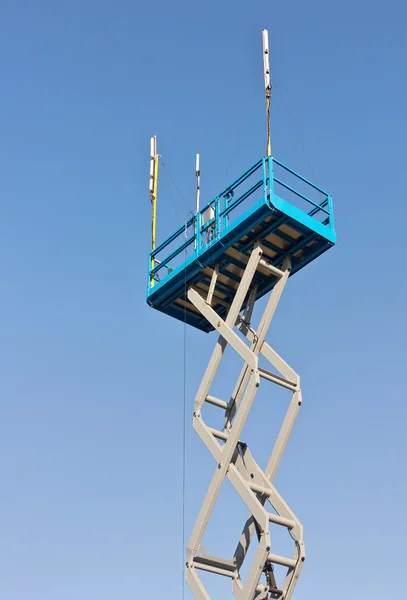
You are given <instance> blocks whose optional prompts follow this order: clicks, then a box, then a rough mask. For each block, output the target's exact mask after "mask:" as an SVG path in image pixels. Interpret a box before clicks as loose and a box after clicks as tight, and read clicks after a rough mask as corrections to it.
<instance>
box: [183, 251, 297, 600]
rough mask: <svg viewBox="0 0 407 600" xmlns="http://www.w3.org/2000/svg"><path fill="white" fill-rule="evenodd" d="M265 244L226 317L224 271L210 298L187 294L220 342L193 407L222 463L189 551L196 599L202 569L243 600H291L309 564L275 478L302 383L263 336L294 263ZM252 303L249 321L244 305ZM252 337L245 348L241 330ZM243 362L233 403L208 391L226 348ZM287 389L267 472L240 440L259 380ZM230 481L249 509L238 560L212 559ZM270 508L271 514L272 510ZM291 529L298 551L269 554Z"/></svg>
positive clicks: (203, 595)
mask: <svg viewBox="0 0 407 600" xmlns="http://www.w3.org/2000/svg"><path fill="white" fill-rule="evenodd" d="M262 255H263V250H262V247H261V245H259V244H258V245H255V247H254V248H253V251H252V253H251V255H250V258H249V260H248V262H247V265H246V268H245V270H244V273H243V276H242V279H241V281H240V283H239V286H238V288H237V290H236V294H235V296H234V298H233V301H232V304H231V305H230V308H229V311H228V314H227V317H226V319H225V320H223V319H221V318H220V317H219V315H218V314H217V313H216V312H215V311H214V309H213V308H212V307H211V302H212V297H213V293H214V290H215V289H216V278H217V273H218V269H217V268H215V270H214V272H213V276H212V281H211V287H210V290H209V293H208V296H207V298H206V299H205V298H204V297H203V296H202V295H201V293H199V292H198V291H197V290H196V289H193V288H190V289H189V290H188V299H189V300H190V302H192V304H194V306H195V307H196V308H197V309H198V310H199V311H200V313H201V314H202V315H203V316H204V317H205V318H206V319H207V320H208V321H209V322H210V323H211V324H212V326H213V327H214V328H215V329H216V330H217V331H218V332H219V337H218V340H217V343H216V346H215V348H214V350H213V353H212V356H211V358H210V360H209V364H208V366H207V369H206V372H205V375H204V377H203V379H202V381H201V384H200V386H199V389H198V392H197V394H196V398H195V403H194V429H195V430H196V431H197V433H198V435H199V436H200V437H201V439H202V441H203V442H204V444H205V445H206V447H207V448H208V450H209V451H210V453H211V454H212V456H213V457H214V459H215V461H216V462H217V469H216V471H215V474H214V475H213V478H212V481H211V483H210V486H209V489H208V491H207V494H206V497H205V499H204V502H203V505H202V507H201V510H200V513H199V516H198V519H197V521H196V524H195V527H194V529H193V532H192V535H191V538H190V540H189V543H188V548H187V557H186V558H187V563H186V580H187V583H188V585H189V587H190V589H191V590H192V593H193V594H194V596H195V598H196V600H211V599H210V596H209V594H208V592H207V591H206V589H205V587H204V585H203V583H202V581H201V579H200V577H199V575H198V571H200V570H202V571H207V572H210V573H213V574H216V575H219V576H223V577H229V578H230V579H231V580H232V592H233V595H234V596H235V598H236V599H237V600H265V599H268V598H274V599H277V600H290V598H291V597H292V594H293V591H294V587H295V584H296V582H297V579H298V576H299V574H300V571H301V568H302V565H303V562H304V560H305V548H304V542H303V528H302V525H301V523H300V521H299V520H298V519H297V517H296V516H295V514H294V513H293V511H292V510H291V509H290V508H289V506H288V505H287V503H286V502H285V501H284V500H283V498H282V497H281V496H280V494H279V493H278V491H277V490H276V488H275V486H274V485H273V480H274V477H275V474H276V471H277V468H278V466H279V463H280V461H281V458H282V455H283V452H284V449H285V447H286V444H287V441H288V438H289V436H290V433H291V430H292V428H293V425H294V422H295V419H296V417H297V414H298V411H299V408H300V406H301V403H302V397H301V389H300V378H299V376H298V375H297V373H295V371H294V370H293V369H292V368H291V367H290V366H289V365H288V364H287V363H286V362H285V361H284V360H283V359H282V358H281V357H280V356H279V355H278V354H277V353H276V352H275V351H274V350H273V349H272V348H271V347H270V346H269V345H268V344H267V342H266V341H265V337H266V334H267V331H268V328H269V326H270V323H271V320H272V318H273V316H274V313H275V310H276V308H277V305H278V302H279V300H280V298H281V294H282V292H283V289H284V287H285V285H286V282H287V279H288V277H289V274H290V267H291V263H290V259H289V258H286V259H285V260H284V263H283V265H282V267H281V269H276V267H273V266H272V265H269V264H268V263H267V262H266V261H264V260H263V258H262ZM265 265H266V267H267V266H268V267H269V268H270V269H272V271H273V274H274V275H276V276H277V277H278V278H279V279H278V282H277V284H276V285H275V287H274V288H273V291H272V292H271V294H270V296H269V300H268V303H267V306H266V308H265V311H264V313H263V316H262V317H261V319H260V323H259V327H258V330H257V331H254V330H253V329H252V327H251V326H250V319H251V313H252V310H253V305H254V302H255V300H256V285H255V282H254V279H253V278H254V276H255V274H256V270H257V269H258V268H259V267H261V268H264V267H265ZM247 297H248V301H247V304H246V308H245V311H244V313H243V316H241V315H240V313H241V310H242V306H243V303H244V301H245V299H246V298H247ZM236 330H239V331H240V332H241V333H242V334H243V335H244V336H245V338H246V340H247V341H248V343H245V342H244V341H243V340H242V338H241V336H239V335H238V334H237V332H236ZM228 344H229V345H230V346H231V347H232V348H233V349H234V350H235V351H236V352H237V354H238V355H239V356H240V357H241V359H242V360H243V368H242V370H241V373H240V375H239V377H238V380H237V382H236V385H235V388H234V390H233V393H232V395H231V398H230V400H229V401H228V402H226V401H224V400H220V399H218V398H215V397H214V396H211V395H210V393H209V392H210V388H211V385H212V382H213V380H214V377H215V375H216V371H217V369H218V367H219V365H220V363H221V359H222V356H223V354H224V351H225V349H226V347H227V345H228ZM259 354H261V355H263V356H264V357H265V358H266V359H267V360H268V361H269V362H270V364H271V365H272V366H273V367H274V368H275V370H277V371H278V372H279V373H280V375H276V374H275V373H274V372H271V371H266V370H265V369H261V368H259V365H258V358H259ZM263 379H264V380H265V381H269V382H272V383H274V384H275V385H279V386H282V387H285V388H286V389H288V390H290V391H291V392H292V399H291V402H290V405H289V407H288V410H287V413H286V416H285V418H284V421H283V424H282V427H281V429H280V432H279V434H278V436H277V439H276V441H275V444H274V448H273V450H272V453H271V456H270V459H269V462H268V464H267V466H266V468H265V470H264V471H263V470H262V469H261V468H260V467H259V465H258V464H257V463H256V462H255V460H254V458H253V457H252V455H251V453H250V450H249V448H248V447H247V445H246V444H244V443H242V442H241V440H240V436H241V433H242V430H243V427H244V425H245V422H246V420H247V417H248V415H249V412H250V409H251V406H252V404H253V401H254V398H255V396H256V393H257V391H258V389H259V386H260V381H261V380H263ZM205 403H209V404H212V405H214V406H217V407H218V408H219V409H222V410H224V412H225V420H224V427H223V430H221V431H220V430H216V429H213V428H212V427H209V426H208V425H207V424H206V423H205V420H204V418H203V416H202V408H203V406H204V404H205ZM225 478H228V479H229V481H230V482H231V484H232V485H233V487H234V488H235V490H236V492H237V493H238V494H239V496H240V498H241V499H242V501H243V502H244V503H245V504H246V506H247V508H248V510H249V516H248V518H247V521H246V523H245V524H244V527H243V529H242V533H241V535H240V539H239V541H238V543H237V546H236V550H235V552H234V555H233V557H232V559H223V558H219V557H214V556H211V555H209V554H207V553H206V552H205V549H204V547H203V546H202V545H201V541H202V538H203V535H204V532H205V529H206V526H207V524H208V521H209V519H210V516H211V513H212V510H213V508H214V505H215V502H216V500H217V497H218V494H219V492H220V489H221V486H222V483H223V481H224V480H225ZM270 508H271V511H270ZM272 527H283V528H286V529H287V530H288V531H289V532H290V534H291V537H292V538H293V543H294V552H293V555H292V556H291V557H284V556H280V555H278V554H274V553H272V552H271V536H270V528H272ZM254 536H256V538H257V542H258V547H257V550H256V552H255V555H254V558H253V561H252V564H251V566H250V568H249V572H248V575H247V577H246V579H245V581H244V582H243V581H242V579H241V576H240V570H241V568H242V565H243V564H244V562H245V559H246V557H247V552H248V549H249V545H250V543H251V542H252V540H253V538H254ZM274 565H280V566H283V567H285V568H286V569H287V572H286V575H285V578H284V580H283V581H282V585H281V586H280V587H278V585H277V583H276V580H275V576H274V572H273V568H274Z"/></svg>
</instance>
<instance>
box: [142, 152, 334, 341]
mask: <svg viewBox="0 0 407 600" xmlns="http://www.w3.org/2000/svg"><path fill="white" fill-rule="evenodd" d="M335 241H336V234H335V229H334V216H333V208H332V198H331V196H330V195H329V194H327V193H326V192H324V191H323V190H321V189H320V188H319V187H318V186H316V185H314V184H313V183H311V182H310V181H308V180H307V179H305V178H304V177H301V176H300V175H298V174H297V173H295V172H294V171H293V170H292V169H289V168H288V167H287V166H285V165H283V164H282V163H280V162H279V161H277V160H276V159H274V158H272V157H266V158H262V159H260V160H259V161H258V162H256V163H255V164H254V165H253V166H252V167H251V168H250V169H248V170H247V171H246V172H245V173H243V175H241V176H240V177H239V178H238V179H236V181H234V182H233V183H232V184H231V185H229V186H228V187H227V188H226V189H225V190H223V191H222V192H221V193H220V194H219V195H218V196H216V198H214V199H213V200H212V201H211V202H210V203H209V204H207V205H206V206H204V207H203V208H202V210H200V212H199V213H197V214H196V215H195V216H194V217H193V218H191V219H190V220H189V221H188V222H187V223H185V224H184V225H183V226H182V227H180V228H179V229H178V230H177V231H175V232H174V233H173V234H172V235H171V236H170V237H169V238H168V239H166V240H165V241H164V242H163V243H162V244H160V245H159V246H158V247H157V248H156V250H155V251H154V252H152V253H151V254H150V256H149V278H148V290H147V302H148V304H149V305H150V306H152V307H153V308H156V309H157V310H160V311H162V312H164V313H166V314H168V315H170V316H172V317H175V318H176V319H179V320H181V321H184V320H186V322H187V323H189V324H190V325H193V326H194V327H197V328H198V329H201V330H203V331H210V330H211V329H212V328H211V326H210V324H209V323H208V321H207V320H206V319H204V318H203V317H202V316H201V315H200V313H199V312H198V311H197V309H196V308H195V307H194V306H193V305H192V304H191V303H190V302H189V301H188V298H187V296H186V292H187V291H188V288H189V287H191V286H193V287H194V288H195V289H196V290H197V291H199V292H200V293H201V294H202V295H206V294H207V292H208V289H209V285H210V281H211V277H212V272H213V270H214V268H215V265H218V266H219V275H218V280H217V284H216V288H215V294H214V297H213V302H212V306H213V308H214V309H215V310H216V312H217V313H218V314H219V315H220V316H221V317H222V318H225V316H226V314H227V310H228V307H229V305H230V303H231V300H232V299H233V296H234V294H235V291H236V289H237V287H238V285H239V282H240V279H241V277H242V274H243V270H244V268H245V265H246V263H247V260H248V257H249V255H250V252H251V250H252V248H253V245H254V244H255V243H257V242H260V243H261V244H262V247H263V249H264V254H263V258H264V259H265V260H266V261H268V262H269V263H271V264H273V265H274V266H276V267H279V266H281V263H282V261H283V259H284V257H285V256H287V255H289V256H290V257H291V264H292V270H291V275H293V274H294V273H296V272H297V271H299V270H300V269H302V268H303V267H305V266H306V265H307V264H308V263H310V262H311V261H312V260H314V259H315V258H317V257H318V256H319V255H320V254H322V253H323V252H325V251H326V250H328V248H330V247H331V246H333V245H334V244H335ZM153 261H155V265H154V268H152V265H153ZM152 280H153V283H152ZM255 282H256V284H257V286H258V293H257V298H260V297H261V296H263V295H264V294H266V293H267V292H268V291H269V290H271V289H272V288H273V287H274V285H275V284H276V282H277V278H276V277H275V276H274V275H272V274H270V273H269V272H268V271H265V270H264V269H261V268H260V267H259V269H258V271H257V272H256V275H255Z"/></svg>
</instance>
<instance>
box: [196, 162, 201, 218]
mask: <svg viewBox="0 0 407 600" xmlns="http://www.w3.org/2000/svg"><path fill="white" fill-rule="evenodd" d="M195 174H196V207H195V213H196V214H198V212H199V197H200V194H201V169H200V167H199V154H197V155H196V166H195Z"/></svg>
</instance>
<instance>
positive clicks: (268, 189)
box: [149, 157, 334, 276]
mask: <svg viewBox="0 0 407 600" xmlns="http://www.w3.org/2000/svg"><path fill="white" fill-rule="evenodd" d="M270 163H271V164H270ZM267 164H268V169H266V165H267ZM274 164H275V165H278V166H279V167H281V168H282V169H284V170H285V171H287V172H288V173H291V174H292V175H293V176H294V177H296V178H298V179H299V180H300V181H302V182H304V183H305V184H307V185H309V186H310V187H312V188H313V189H314V190H316V191H318V192H320V193H321V194H323V195H324V199H323V200H322V202H320V203H319V204H318V203H317V202H314V201H313V200H311V199H310V198H308V197H307V196H305V195H304V194H302V193H301V192H299V191H297V190H296V189H294V188H293V187H291V186H290V185H288V184H287V183H284V182H283V181H282V180H281V179H279V178H278V177H275V176H274V169H273V165H274ZM260 168H262V170H263V172H262V177H261V179H259V180H258V181H257V182H256V183H254V184H253V185H252V186H251V187H250V188H249V189H248V190H247V191H245V192H244V193H243V194H241V195H240V196H239V197H238V198H236V199H235V198H233V200H231V196H232V197H233V192H234V191H235V190H236V188H238V187H239V186H240V185H241V184H242V183H244V182H245V181H246V180H247V179H248V178H249V177H251V176H252V175H253V174H254V173H255V172H256V171H257V170H258V169H260ZM267 171H268V172H267ZM274 183H277V184H279V185H281V186H282V187H284V188H285V189H286V190H288V191H290V192H291V193H293V194H295V195H296V196H298V197H299V198H302V199H303V200H305V201H306V202H308V203H309V204H310V205H312V207H313V208H312V209H311V210H310V212H308V213H307V214H308V215H309V216H311V217H313V216H314V215H316V214H317V213H318V212H319V211H322V212H324V213H325V214H326V215H327V219H326V220H325V221H324V223H325V222H328V223H329V226H330V227H331V229H333V228H334V221H333V211H332V198H331V196H330V195H329V194H327V193H326V192H325V191H324V190H322V189H321V188H320V187H318V186H317V185H315V184H313V183H312V182H311V181H309V180H308V179H306V178H305V177H302V175H299V174H298V173H296V172H295V171H293V170H292V169H290V168H289V167H287V166H286V165H284V164H283V163H281V162H280V161H278V160H276V159H275V158H271V157H268V158H265V159H264V158H262V159H260V160H259V161H257V162H256V163H255V164H254V165H252V166H251V167H250V169H248V170H247V171H246V172H245V173H244V174H243V175H241V176H240V177H238V178H237V179H236V180H235V181H234V182H233V183H232V184H230V185H229V186H228V187H226V188H225V189H224V190H223V191H222V192H221V193H220V194H219V195H218V196H216V198H214V199H213V200H211V201H210V202H208V203H207V204H206V205H205V206H204V207H203V208H201V210H200V211H199V212H198V213H197V214H195V215H194V216H193V217H192V218H190V219H189V220H188V221H187V222H186V223H185V224H184V225H182V226H181V227H180V228H179V229H177V231H175V232H174V233H173V234H172V235H171V236H170V237H169V238H167V239H166V240H165V241H164V242H163V243H162V244H160V245H159V246H158V247H157V248H156V249H155V250H154V251H153V252H151V253H150V267H151V263H152V260H153V259H154V258H155V257H156V256H157V254H159V253H161V252H162V251H163V250H164V249H165V248H167V246H169V245H170V244H171V243H172V242H173V241H174V240H176V239H177V237H179V236H180V235H182V234H183V233H184V232H185V231H186V230H187V229H189V228H190V227H192V228H193V230H194V233H193V235H192V236H191V237H190V238H189V239H188V240H186V241H185V242H184V243H183V244H181V245H180V246H179V247H178V248H176V249H175V250H174V251H173V252H171V254H170V255H169V256H168V257H166V258H165V259H163V260H162V261H161V262H158V261H157V264H156V266H155V267H154V269H151V268H150V269H149V270H150V275H151V276H155V275H156V274H157V273H158V271H160V269H162V268H163V267H165V268H168V269H170V268H171V267H170V266H169V264H168V263H170V262H171V261H172V260H173V259H174V258H175V257H177V256H178V255H179V254H180V253H181V252H183V251H184V250H185V249H186V248H188V247H189V246H190V245H191V244H192V243H194V245H195V253H196V254H197V255H199V253H200V251H201V248H200V244H201V239H202V236H203V234H204V233H205V232H206V231H208V230H209V229H210V228H211V227H213V228H214V229H215V235H214V238H213V240H211V242H213V241H214V240H215V239H217V238H218V237H219V235H220V234H221V232H222V231H223V230H224V229H226V228H227V227H228V218H227V217H228V215H229V214H230V213H232V212H233V210H234V209H235V208H237V206H239V205H240V204H242V202H244V201H245V200H246V199H247V198H249V197H251V196H252V195H253V194H254V193H255V192H256V191H257V190H258V189H259V188H261V187H262V186H263V188H264V197H265V198H266V196H267V195H268V194H269V193H271V194H272V193H273V190H274ZM209 208H213V209H214V210H215V216H214V217H213V218H212V219H210V220H209V221H207V222H206V223H205V224H204V225H202V215H203V214H204V213H205V211H206V210H208V209H209Z"/></svg>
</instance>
